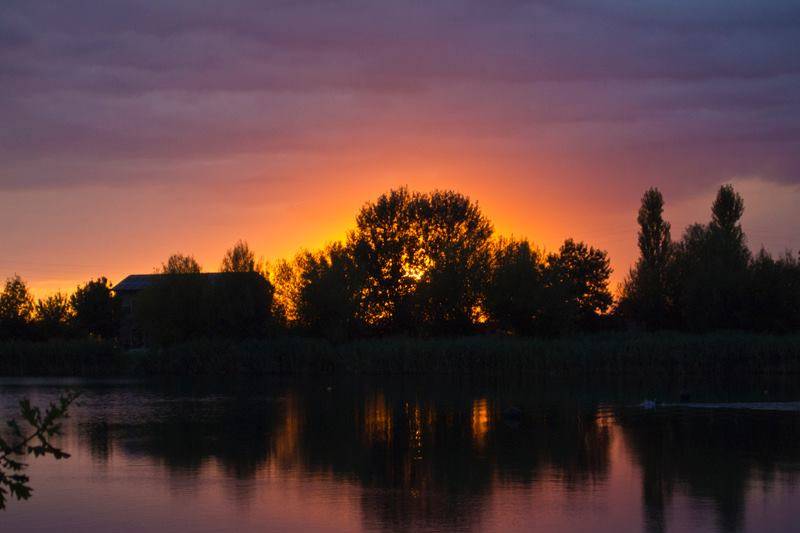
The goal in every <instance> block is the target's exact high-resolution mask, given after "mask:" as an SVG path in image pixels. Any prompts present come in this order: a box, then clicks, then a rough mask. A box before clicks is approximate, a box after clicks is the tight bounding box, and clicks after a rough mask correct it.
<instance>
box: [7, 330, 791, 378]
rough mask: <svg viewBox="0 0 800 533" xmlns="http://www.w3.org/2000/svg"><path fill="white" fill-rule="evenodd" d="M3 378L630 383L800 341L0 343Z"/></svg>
mask: <svg viewBox="0 0 800 533" xmlns="http://www.w3.org/2000/svg"><path fill="white" fill-rule="evenodd" d="M0 374H2V375H5V376H36V375H48V376H56V375H59V376H124V375H142V376H148V375H165V376H170V375H171V376H212V377H213V376H220V377H222V376H253V375H268V374H278V375H281V374H372V375H413V374H461V375H479V376H480V375H485V376H510V375H522V374H527V375H539V376H553V377H591V376H607V377H609V376H610V377H614V376H620V377H626V378H640V377H641V378H647V379H658V378H659V377H664V378H669V377H676V376H701V377H707V378H709V379H712V378H713V379H718V378H721V377H726V376H729V377H735V376H749V375H792V374H800V335H786V336H775V335H757V334H750V333H739V332H719V333H713V334H704V335H690V334H679V333H667V332H662V333H648V334H644V333H635V334H634V333H616V334H597V335H587V336H581V337H574V338H565V339H534V338H523V337H505V336H472V337H454V338H431V339H420V338H409V337H392V338H381V339H365V340H358V341H353V342H349V343H343V344H333V343H330V342H327V341H324V340H319V339H309V338H299V337H286V338H279V339H265V340H255V339H254V340H247V341H224V340H207V339H198V340H194V341H190V342H186V343H181V344H176V345H173V346H170V347H167V348H162V349H154V350H137V351H129V352H124V351H121V350H119V349H117V348H116V347H115V346H114V345H112V344H110V343H106V342H101V341H91V340H89V341H78V340H70V341H50V342H43V343H33V342H8V343H0Z"/></svg>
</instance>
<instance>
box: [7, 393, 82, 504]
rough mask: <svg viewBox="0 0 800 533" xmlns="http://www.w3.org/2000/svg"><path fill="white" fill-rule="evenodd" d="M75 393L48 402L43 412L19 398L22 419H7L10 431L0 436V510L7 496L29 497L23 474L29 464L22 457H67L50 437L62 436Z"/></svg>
mask: <svg viewBox="0 0 800 533" xmlns="http://www.w3.org/2000/svg"><path fill="white" fill-rule="evenodd" d="M78 396H79V394H78V393H77V392H67V393H66V394H63V395H62V396H60V397H59V399H58V401H57V402H56V403H51V404H50V405H49V406H48V407H47V409H45V411H44V413H42V411H41V409H40V408H39V407H36V406H33V405H31V403H30V401H29V400H27V399H23V400H21V401H20V403H19V405H20V415H21V418H22V420H21V421H17V420H16V419H11V420H9V421H8V422H7V425H8V428H9V430H10V434H8V435H3V436H0V509H5V507H6V504H7V502H8V499H9V498H16V499H17V500H27V499H28V498H30V497H31V494H32V492H33V489H32V488H31V486H30V485H29V482H30V479H29V478H28V476H27V475H25V474H24V473H23V472H24V470H25V468H26V467H27V466H28V465H27V464H26V463H24V462H23V458H24V457H26V456H28V455H33V456H34V457H44V456H47V455H50V456H52V457H53V458H55V459H66V458H68V457H69V454H68V453H66V452H64V451H63V450H62V449H60V448H57V447H56V446H54V445H53V444H52V442H51V439H52V438H53V437H57V436H59V435H61V429H62V426H61V423H62V420H63V419H65V418H67V416H68V409H69V406H70V405H71V404H72V402H74V401H75V399H76V398H77V397H78ZM26 426H27V427H26Z"/></svg>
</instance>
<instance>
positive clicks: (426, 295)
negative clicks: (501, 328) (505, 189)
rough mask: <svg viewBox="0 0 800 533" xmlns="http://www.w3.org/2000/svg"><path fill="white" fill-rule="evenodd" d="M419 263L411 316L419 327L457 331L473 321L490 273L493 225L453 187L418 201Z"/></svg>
mask: <svg viewBox="0 0 800 533" xmlns="http://www.w3.org/2000/svg"><path fill="white" fill-rule="evenodd" d="M415 207H416V209H415V211H416V212H415V217H414V218H415V220H414V224H415V226H416V233H417V234H418V237H419V238H418V240H417V242H418V247H417V248H416V249H414V254H415V255H416V256H417V257H419V258H420V263H421V265H422V266H423V270H422V272H421V276H420V277H419V280H418V281H417V286H416V289H415V292H414V297H413V302H414V307H413V314H414V320H415V322H416V324H418V326H421V328H422V330H423V331H426V332H430V333H458V332H465V331H468V330H469V329H470V328H471V326H472V325H473V324H474V323H475V321H476V320H477V318H478V313H479V312H480V305H481V303H482V302H481V300H482V298H483V295H484V293H485V289H486V285H487V283H488V280H489V276H490V264H491V237H492V232H493V230H492V224H491V223H490V222H489V220H488V219H487V218H486V217H484V216H483V214H482V213H481V211H480V209H479V207H478V205H477V204H476V203H474V202H472V201H471V200H470V199H469V198H467V197H466V196H463V195H461V194H458V193H455V192H452V191H435V192H433V193H432V194H429V195H425V196H422V197H420V198H419V199H418V201H417V202H416V206H415Z"/></svg>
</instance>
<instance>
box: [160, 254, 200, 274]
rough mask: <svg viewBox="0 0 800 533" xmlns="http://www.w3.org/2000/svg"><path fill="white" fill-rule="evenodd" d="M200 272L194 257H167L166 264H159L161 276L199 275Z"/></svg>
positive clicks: (174, 255) (176, 255)
mask: <svg viewBox="0 0 800 533" xmlns="http://www.w3.org/2000/svg"><path fill="white" fill-rule="evenodd" d="M157 270H158V269H157ZM201 270H202V269H201V268H200V263H198V262H197V260H196V259H195V258H194V256H191V255H183V254H180V253H178V254H172V255H171V256H169V259H167V262H166V263H161V269H160V271H161V273H162V274H199V273H200V271H201Z"/></svg>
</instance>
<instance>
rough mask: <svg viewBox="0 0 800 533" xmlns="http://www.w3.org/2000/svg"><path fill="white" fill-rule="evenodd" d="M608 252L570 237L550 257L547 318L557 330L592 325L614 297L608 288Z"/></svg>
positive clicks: (551, 327) (546, 276)
mask: <svg viewBox="0 0 800 533" xmlns="http://www.w3.org/2000/svg"><path fill="white" fill-rule="evenodd" d="M611 272H612V270H611V264H610V261H609V259H608V254H607V253H606V252H605V251H603V250H598V249H596V248H594V247H591V246H588V245H586V244H584V243H583V242H575V241H574V240H573V239H567V240H566V241H564V244H563V245H562V246H561V248H560V249H559V250H558V253H555V254H550V255H548V257H547V263H546V266H545V273H544V275H545V280H546V283H547V286H548V289H549V291H550V292H549V296H548V298H547V302H548V304H547V307H546V309H545V313H544V314H545V317H544V318H546V319H547V320H548V321H549V322H550V326H549V329H551V330H552V331H553V332H560V331H563V330H565V329H567V330H568V329H575V328H576V327H577V328H587V327H589V328H591V327H595V326H596V324H597V319H598V317H599V315H601V314H603V313H605V312H607V311H608V309H609V308H610V307H611V304H612V303H613V301H614V299H613V297H612V295H611V292H610V291H609V289H608V278H609V277H610V276H611Z"/></svg>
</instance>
